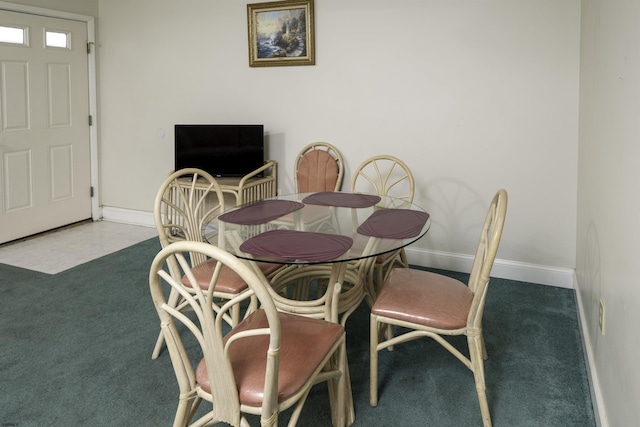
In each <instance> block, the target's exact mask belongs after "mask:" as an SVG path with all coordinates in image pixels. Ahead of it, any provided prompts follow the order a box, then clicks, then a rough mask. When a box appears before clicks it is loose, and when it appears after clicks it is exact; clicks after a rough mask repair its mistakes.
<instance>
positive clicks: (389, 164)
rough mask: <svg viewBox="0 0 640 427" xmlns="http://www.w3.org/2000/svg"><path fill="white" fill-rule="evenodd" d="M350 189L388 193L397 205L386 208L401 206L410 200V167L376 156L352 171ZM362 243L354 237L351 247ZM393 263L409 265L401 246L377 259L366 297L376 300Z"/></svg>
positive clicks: (411, 181)
mask: <svg viewBox="0 0 640 427" xmlns="http://www.w3.org/2000/svg"><path fill="white" fill-rule="evenodd" d="M351 191H352V192H357V193H371V194H377V195H379V196H390V197H393V198H394V200H395V202H396V204H395V205H393V206H385V207H387V208H404V207H405V206H406V205H407V204H411V203H412V202H413V196H414V192H415V181H414V179H413V174H412V173H411V169H409V166H407V164H406V163H404V162H403V161H402V160H400V159H398V158H397V157H394V156H390V155H379V156H374V157H371V158H369V159H367V160H365V161H364V162H362V164H360V166H358V168H357V169H356V170H355V171H354V173H353V177H352V178H351ZM365 243H366V240H363V239H358V236H356V241H355V242H354V249H353V250H357V249H358V248H360V247H361V246H363V245H364V244H365ZM394 266H399V267H408V266H409V263H408V261H407V256H406V253H405V251H404V249H400V250H397V251H391V252H387V253H384V254H382V255H379V256H378V257H377V258H376V262H375V264H374V267H373V269H372V271H371V272H370V273H369V278H368V282H369V283H368V293H369V297H368V300H371V299H374V300H375V296H376V294H377V293H378V291H379V290H380V287H381V286H382V283H384V279H385V278H386V275H387V274H388V273H389V272H390V271H391V268H392V267H394Z"/></svg>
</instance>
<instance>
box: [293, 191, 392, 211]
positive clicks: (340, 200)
mask: <svg viewBox="0 0 640 427" xmlns="http://www.w3.org/2000/svg"><path fill="white" fill-rule="evenodd" d="M380 200H381V198H380V196H375V195H373V194H358V193H339V192H331V191H324V192H320V193H313V194H311V195H309V196H307V197H305V198H304V199H302V202H303V203H306V204H308V205H322V206H339V207H343V208H368V207H370V206H373V205H375V204H376V203H378V202H379V201H380Z"/></svg>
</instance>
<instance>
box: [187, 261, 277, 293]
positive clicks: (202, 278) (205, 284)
mask: <svg viewBox="0 0 640 427" xmlns="http://www.w3.org/2000/svg"><path fill="white" fill-rule="evenodd" d="M216 264H217V261H216V260H213V259H210V260H207V261H205V262H203V263H201V264H198V265H196V266H195V267H193V268H192V269H191V271H192V272H193V275H194V276H195V278H196V281H197V282H198V285H199V286H200V288H201V289H203V290H208V289H209V282H210V281H211V276H212V275H213V270H214V269H215V268H216ZM257 264H258V267H260V270H262V272H263V273H264V275H265V276H269V274H271V273H273V272H274V271H276V270H277V269H278V268H280V267H282V264H277V263H272V262H258V263H257ZM182 284H183V285H185V286H188V287H191V282H190V281H189V278H188V277H187V276H183V277H182ZM245 289H247V284H246V282H245V281H244V280H242V278H241V277H240V276H238V274H237V273H236V272H235V271H233V270H231V269H230V268H229V267H227V266H226V265H223V266H222V269H221V271H220V277H218V282H217V283H216V289H215V291H216V292H221V293H225V294H239V293H240V292H242V291H244V290H245Z"/></svg>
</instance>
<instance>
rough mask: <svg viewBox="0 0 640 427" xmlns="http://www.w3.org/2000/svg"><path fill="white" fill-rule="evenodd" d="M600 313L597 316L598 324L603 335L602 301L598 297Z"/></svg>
mask: <svg viewBox="0 0 640 427" xmlns="http://www.w3.org/2000/svg"><path fill="white" fill-rule="evenodd" d="M599 306H600V315H599V317H598V324H599V325H600V333H601V334H602V335H604V301H603V300H602V298H600V304H599Z"/></svg>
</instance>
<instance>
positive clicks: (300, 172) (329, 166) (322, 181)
mask: <svg viewBox="0 0 640 427" xmlns="http://www.w3.org/2000/svg"><path fill="white" fill-rule="evenodd" d="M296 173H297V177H298V192H299V193H311V192H316V191H335V189H336V183H337V181H338V163H337V162H336V159H334V158H333V157H332V156H331V154H329V153H327V152H326V151H324V150H313V151H310V152H308V153H307V154H305V155H304V156H303V157H302V159H300V163H298V168H297V172H296Z"/></svg>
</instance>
